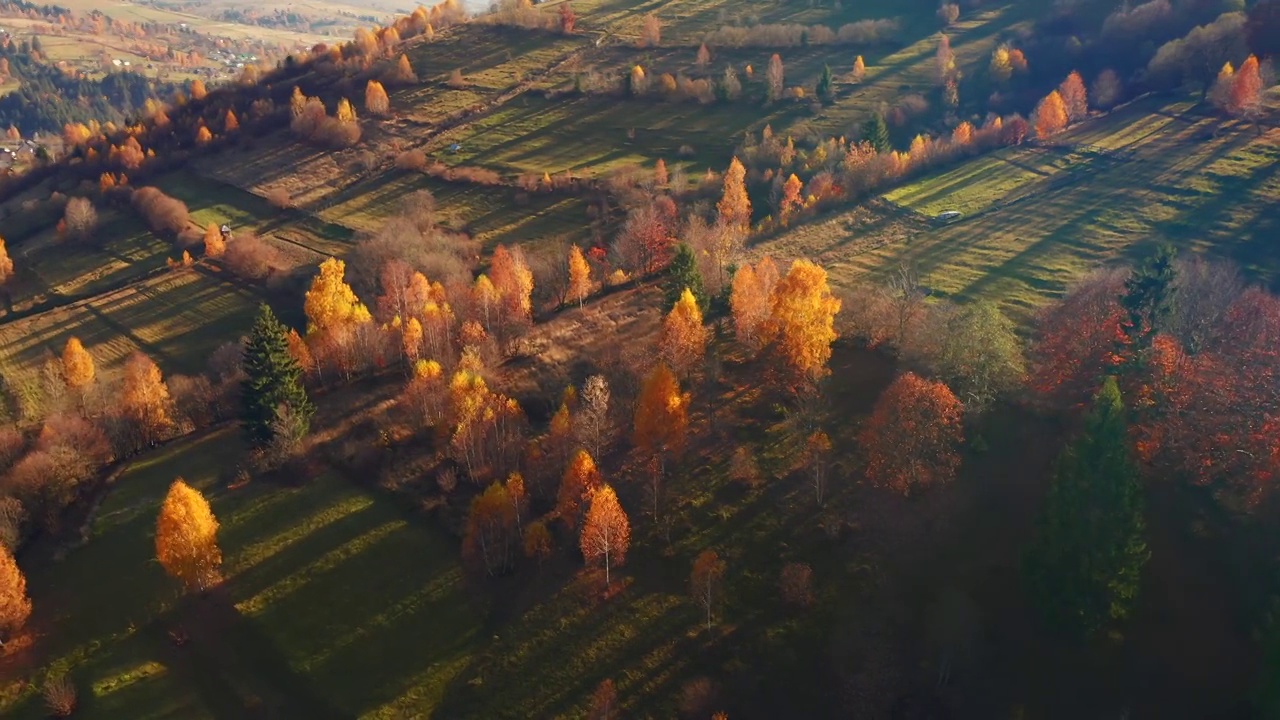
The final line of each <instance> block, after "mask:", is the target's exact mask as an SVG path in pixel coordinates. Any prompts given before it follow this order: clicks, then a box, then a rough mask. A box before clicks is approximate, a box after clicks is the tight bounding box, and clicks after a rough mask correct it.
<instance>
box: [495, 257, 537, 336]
mask: <svg viewBox="0 0 1280 720" xmlns="http://www.w3.org/2000/svg"><path fill="white" fill-rule="evenodd" d="M489 279H490V281H491V282H492V283H493V287H494V289H496V290H497V291H498V295H499V297H500V298H501V302H502V316H503V318H504V319H505V320H507V321H509V322H512V323H515V324H518V325H523V324H526V323H528V322H530V321H531V320H532V318H533V299H532V298H533V271H531V270H530V269H529V265H528V263H527V262H526V261H525V258H524V253H522V252H520V248H518V247H517V248H514V250H507V248H506V247H505V246H503V245H499V246H498V247H496V248H494V250H493V257H492V258H491V259H490V261H489Z"/></svg>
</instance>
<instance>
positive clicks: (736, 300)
mask: <svg viewBox="0 0 1280 720" xmlns="http://www.w3.org/2000/svg"><path fill="white" fill-rule="evenodd" d="M777 283H778V268H777V266H776V265H774V263H773V260H771V259H770V258H768V257H765V258H763V259H761V260H760V261H759V262H758V263H756V264H755V265H754V266H752V265H750V264H747V265H743V266H742V267H741V268H739V269H738V271H737V272H736V273H734V275H733V288H732V291H731V292H730V295H729V308H730V310H731V311H732V314H733V327H734V331H735V333H736V334H737V337H738V342H740V343H742V344H743V345H744V346H746V347H747V348H749V349H751V350H753V351H759V350H760V349H761V348H762V347H764V345H765V341H766V337H767V335H766V324H767V323H768V320H769V312H770V303H769V298H770V296H771V295H772V294H773V288H774V286H775V285H777Z"/></svg>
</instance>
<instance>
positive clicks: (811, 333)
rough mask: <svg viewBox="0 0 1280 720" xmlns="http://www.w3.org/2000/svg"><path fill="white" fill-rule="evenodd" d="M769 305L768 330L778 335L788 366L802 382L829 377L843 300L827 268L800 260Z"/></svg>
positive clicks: (782, 354)
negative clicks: (835, 292)
mask: <svg viewBox="0 0 1280 720" xmlns="http://www.w3.org/2000/svg"><path fill="white" fill-rule="evenodd" d="M769 305H770V309H769V322H768V330H767V332H768V333H769V335H770V336H771V337H773V338H774V339H775V341H776V343H777V350H778V353H779V355H780V357H781V359H782V361H783V364H784V365H785V367H786V368H787V369H788V370H789V371H790V372H791V374H792V376H793V377H794V378H795V379H796V380H798V381H799V382H800V383H802V384H808V385H812V384H814V383H816V382H817V381H818V380H820V379H822V378H823V377H825V376H826V374H827V372H828V370H827V361H828V360H830V359H831V343H833V342H834V341H835V339H836V331H835V317H836V314H837V313H839V312H840V300H839V299H837V298H836V297H835V296H834V295H832V294H831V287H830V286H829V285H828V284H827V271H826V270H823V269H822V268H821V267H819V266H818V265H815V264H814V263H812V262H809V261H808V260H804V259H800V260H796V261H795V262H793V263H792V264H791V269H790V270H788V271H787V274H786V277H783V278H782V279H781V280H779V281H778V283H777V285H775V286H774V289H773V294H772V296H771V297H770V300H769Z"/></svg>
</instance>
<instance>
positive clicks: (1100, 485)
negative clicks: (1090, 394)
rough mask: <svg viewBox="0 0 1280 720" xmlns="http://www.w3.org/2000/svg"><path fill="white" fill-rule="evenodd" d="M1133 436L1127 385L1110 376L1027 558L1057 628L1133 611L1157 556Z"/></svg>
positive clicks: (1082, 631)
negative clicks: (1123, 390) (1148, 536)
mask: <svg viewBox="0 0 1280 720" xmlns="http://www.w3.org/2000/svg"><path fill="white" fill-rule="evenodd" d="M1126 435H1127V431H1126V423H1125V419H1124V404H1123V402H1122V401H1121V398H1120V388H1119V386H1118V385H1117V384H1116V381H1115V378H1111V377H1109V378H1107V380H1106V382H1104V383H1103V386H1102V389H1101V390H1100V391H1099V392H1098V394H1097V396H1096V397H1095V398H1094V404H1093V409H1092V410H1091V411H1090V413H1089V416H1088V418H1086V421H1085V430H1084V434H1083V436H1081V437H1080V438H1079V439H1078V440H1076V442H1074V443H1073V444H1072V445H1070V446H1068V447H1067V448H1066V449H1065V450H1064V451H1063V452H1062V454H1061V455H1060V456H1059V457H1058V462H1057V464H1056V466H1055V468H1054V477H1053V485H1052V486H1051V487H1050V489H1049V497H1048V499H1047V500H1046V501H1045V506H1044V510H1043V511H1042V514H1041V518H1040V532H1039V537H1038V538H1037V539H1036V542H1035V543H1034V544H1033V545H1032V547H1031V549H1030V551H1029V552H1028V554H1027V558H1026V566H1025V570H1026V573H1027V580H1028V584H1029V589H1030V590H1031V593H1032V596H1033V598H1034V599H1035V600H1036V602H1037V604H1038V605H1039V606H1040V607H1041V609H1042V610H1043V611H1044V612H1045V614H1046V616H1047V617H1048V618H1049V619H1050V621H1051V622H1052V623H1053V624H1054V625H1055V626H1057V627H1059V628H1061V629H1064V630H1067V631H1069V632H1071V633H1073V634H1075V635H1077V636H1084V637H1087V636H1089V635H1092V634H1093V633H1095V632H1097V631H1099V630H1101V629H1103V628H1104V627H1105V626H1106V625H1107V624H1108V623H1110V622H1113V621H1119V620H1123V619H1125V618H1126V617H1127V616H1128V615H1129V613H1130V611H1131V610H1132V609H1133V606H1134V604H1135V602H1136V600H1137V595H1138V587H1139V582H1140V576H1141V574H1142V567H1143V565H1145V564H1146V562H1147V559H1148V558H1149V557H1150V553H1149V552H1148V551H1147V546H1146V543H1145V542H1144V540H1143V534H1144V530H1145V524H1144V522H1143V519H1142V511H1143V502H1142V487H1141V485H1140V484H1139V479H1138V469H1137V466H1136V465H1135V463H1134V462H1133V460H1132V458H1131V457H1130V454H1129V448H1128V445H1127V441H1126Z"/></svg>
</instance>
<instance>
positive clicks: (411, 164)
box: [395, 150, 427, 172]
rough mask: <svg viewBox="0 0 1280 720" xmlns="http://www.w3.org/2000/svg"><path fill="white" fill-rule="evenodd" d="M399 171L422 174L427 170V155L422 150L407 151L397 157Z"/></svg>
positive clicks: (396, 163)
mask: <svg viewBox="0 0 1280 720" xmlns="http://www.w3.org/2000/svg"><path fill="white" fill-rule="evenodd" d="M395 167H396V169H397V170H407V171H410V172H422V171H424V170H426V169H427V154H426V153H424V152H422V151H421V150H406V151H404V152H402V153H400V154H399V155H397V156H396V160H395Z"/></svg>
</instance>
